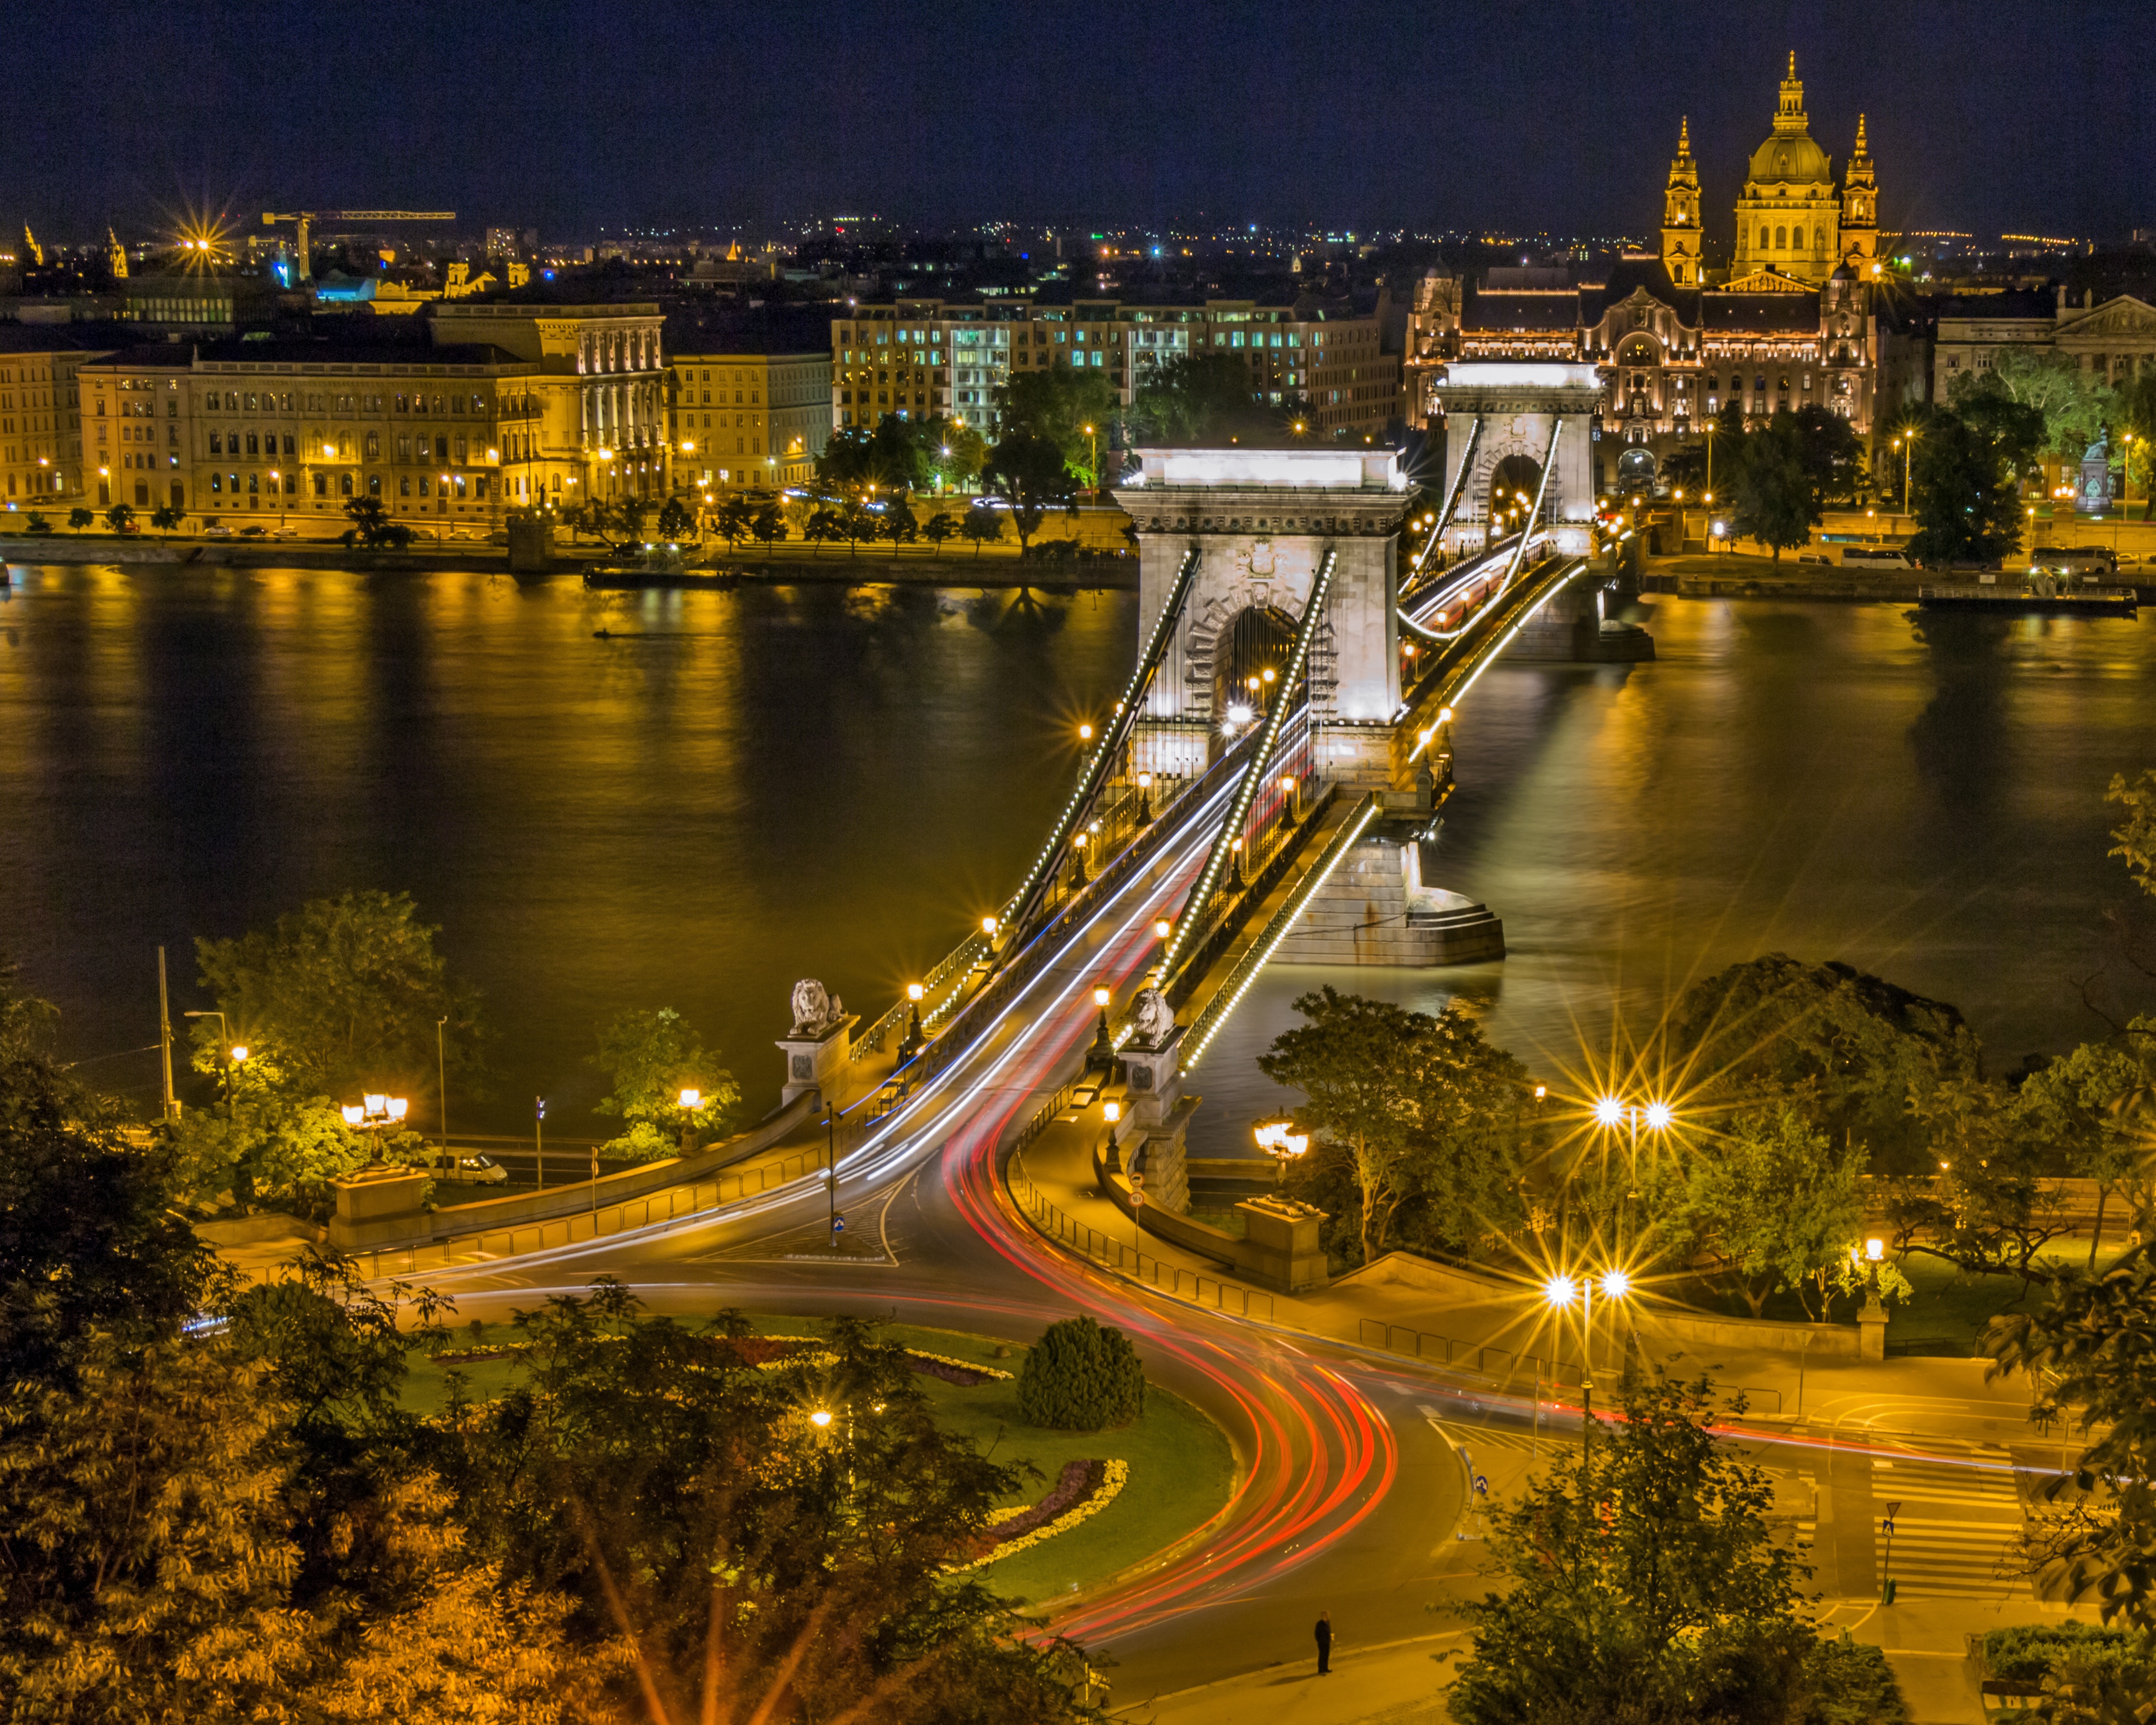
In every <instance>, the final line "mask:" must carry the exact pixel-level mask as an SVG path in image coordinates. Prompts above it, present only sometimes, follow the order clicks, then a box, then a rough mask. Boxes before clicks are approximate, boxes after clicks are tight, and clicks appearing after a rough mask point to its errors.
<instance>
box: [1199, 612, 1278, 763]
mask: <svg viewBox="0 0 2156 1725" xmlns="http://www.w3.org/2000/svg"><path fill="white" fill-rule="evenodd" d="M1294 647H1295V619H1293V618H1291V617H1290V616H1289V615H1288V614H1287V613H1286V612H1285V611H1283V610H1281V608H1280V607H1279V606H1277V605H1248V606H1245V608H1243V609H1242V610H1240V611H1238V612H1237V613H1236V614H1235V616H1234V617H1232V618H1230V619H1229V621H1228V624H1227V626H1226V627H1225V628H1224V629H1222V630H1221V631H1220V634H1219V637H1218V639H1216V641H1215V643H1214V649H1213V711H1214V714H1215V715H1217V716H1219V718H1220V719H1221V720H1223V721H1228V722H1231V723H1233V724H1234V725H1235V728H1236V729H1237V730H1238V731H1239V732H1240V730H1241V728H1242V726H1245V725H1247V724H1248V723H1249V722H1250V719H1251V718H1252V717H1255V716H1256V715H1257V714H1258V713H1260V712H1261V711H1264V710H1265V708H1266V707H1267V706H1270V705H1271V704H1272V697H1273V696H1274V695H1275V694H1276V693H1277V692H1278V691H1279V688H1280V680H1281V677H1282V676H1283V675H1286V670H1287V661H1288V655H1289V654H1290V653H1291V651H1292V650H1293V649H1294ZM1239 714H1240V715H1243V716H1241V717H1240V718H1239V717H1238V715H1239Z"/></svg>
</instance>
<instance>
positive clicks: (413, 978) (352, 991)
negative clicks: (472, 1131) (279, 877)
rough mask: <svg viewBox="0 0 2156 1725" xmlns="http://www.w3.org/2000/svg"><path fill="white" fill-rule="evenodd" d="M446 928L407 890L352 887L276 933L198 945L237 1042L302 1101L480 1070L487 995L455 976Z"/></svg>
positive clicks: (402, 1089)
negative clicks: (432, 921)
mask: <svg viewBox="0 0 2156 1725" xmlns="http://www.w3.org/2000/svg"><path fill="white" fill-rule="evenodd" d="M437 933H439V930H438V929H435V928H434V927H429V925H428V924H426V923H424V922H420V921H419V919H418V906H415V905H414V904H413V901H412V899H411V896H410V895H409V894H408V893H395V894H392V893H387V892H380V891H358V892H347V893H345V894H343V895H341V896H339V897H336V898H326V899H313V900H310V901H308V902H307V903H306V904H304V905H302V906H300V908H299V909H298V910H297V911H292V912H290V913H289V914H288V915H286V916H280V917H279V918H278V919H277V922H276V924H275V927H272V928H270V929H268V930H257V931H255V932H253V933H251V934H245V935H241V936H239V937H236V938H234V939H231V940H221V941H219V940H198V941H197V942H195V955H196V959H197V962H198V963H199V965H200V966H201V969H202V982H203V987H205V988H208V990H209V991H210V993H211V995H212V997H213V999H215V1000H216V1002H217V1004H218V1010H220V1011H221V1012H223V1014H225V1021H226V1023H227V1024H228V1027H229V1029H230V1030H231V1033H232V1035H233V1037H234V1040H235V1041H237V1040H242V1039H243V1038H244V1040H245V1042H246V1043H247V1045H248V1046H249V1048H250V1049H251V1050H254V1052H256V1053H259V1054H260V1055H264V1056H266V1057H267V1058H268V1059H269V1060H270V1061H271V1062H272V1063H273V1065H275V1067H276V1068H278V1069H279V1070H280V1071H282V1072H283V1073H285V1075H287V1076H288V1077H289V1081H290V1083H291V1084H292V1085H294V1086H297V1087H298V1088H299V1089H300V1091H303V1092H304V1093H305V1094H307V1095H310V1096H329V1097H332V1098H336V1099H340V1100H341V1099H345V1098H349V1097H353V1096H358V1095H360V1094H361V1093H362V1091H396V1092H397V1093H399V1094H404V1095H409V1094H412V1093H413V1092H415V1091H417V1092H418V1093H421V1094H424V1093H425V1092H426V1091H428V1090H429V1088H430V1087H431V1086H432V1083H433V1081H434V1076H435V1070H436V1067H437V1065H447V1067H448V1069H449V1070H450V1071H451V1072H454V1073H460V1074H464V1073H472V1072H474V1071H475V1070H476V1067H477V1065H478V1046H479V1042H480V1021H479V997H478V995H477V993H475V991H474V990H473V989H471V988H470V987H468V986H466V985H464V984H460V983H454V982H452V980H451V979H450V977H449V966H448V964H447V963H445V962H444V959H443V958H442V956H441V955H440V954H439V952H436V951H435V950H434V937H435V935H436V934H437ZM441 1019H447V1020H448V1022H447V1024H440V1025H439V1031H440V1033H441V1046H440V1050H439V1058H438V1050H437V1044H436V1036H437V1029H438V1021H439V1020H441Z"/></svg>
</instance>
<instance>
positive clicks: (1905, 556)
mask: <svg viewBox="0 0 2156 1725" xmlns="http://www.w3.org/2000/svg"><path fill="white" fill-rule="evenodd" d="M1841 564H1842V567H1844V568H1845V569H1913V568H1915V567H1917V566H1916V565H1915V564H1914V563H1912V562H1910V561H1909V553H1908V552H1906V551H1904V550H1902V548H1901V547H1899V546H1898V545H1845V546H1844V547H1842V548H1841Z"/></svg>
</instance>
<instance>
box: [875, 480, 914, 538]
mask: <svg viewBox="0 0 2156 1725" xmlns="http://www.w3.org/2000/svg"><path fill="white" fill-rule="evenodd" d="M883 536H884V537H885V538H886V539H888V540H889V541H890V542H891V543H892V544H893V545H911V544H912V543H913V542H914V541H916V539H918V538H920V536H921V520H920V517H919V516H916V515H915V514H914V512H913V500H912V499H911V497H909V496H907V495H906V493H905V492H903V491H896V492H893V493H892V494H891V495H890V496H889V497H886V498H885V499H884V503H883Z"/></svg>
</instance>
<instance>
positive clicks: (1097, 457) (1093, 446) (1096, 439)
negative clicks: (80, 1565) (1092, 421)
mask: <svg viewBox="0 0 2156 1725" xmlns="http://www.w3.org/2000/svg"><path fill="white" fill-rule="evenodd" d="M1086 448H1087V449H1089V450H1091V452H1092V453H1091V457H1090V458H1089V459H1091V463H1092V470H1093V495H1094V497H1095V498H1096V500H1097V499H1098V498H1099V496H1100V495H1101V434H1100V433H1098V432H1097V431H1096V430H1095V429H1093V428H1092V427H1091V426H1090V425H1088V426H1087V427H1086Z"/></svg>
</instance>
